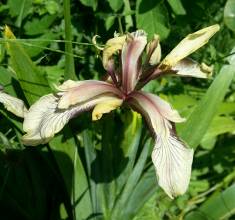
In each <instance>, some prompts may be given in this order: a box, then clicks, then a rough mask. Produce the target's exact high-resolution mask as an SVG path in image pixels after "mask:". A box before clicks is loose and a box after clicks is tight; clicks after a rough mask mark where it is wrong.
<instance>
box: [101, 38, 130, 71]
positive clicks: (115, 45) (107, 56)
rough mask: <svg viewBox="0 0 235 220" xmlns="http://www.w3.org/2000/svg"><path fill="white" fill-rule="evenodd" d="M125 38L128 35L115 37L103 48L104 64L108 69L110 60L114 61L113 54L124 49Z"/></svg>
mask: <svg viewBox="0 0 235 220" xmlns="http://www.w3.org/2000/svg"><path fill="white" fill-rule="evenodd" d="M125 40H126V35H123V36H119V37H114V38H112V39H110V40H108V41H107V42H106V44H105V48H104V50H103V66H104V68H105V69H106V70H108V69H109V66H110V62H111V63H112V62H113V61H112V56H113V54H115V53H116V52H117V51H119V50H121V49H122V47H123V44H124V43H125Z"/></svg>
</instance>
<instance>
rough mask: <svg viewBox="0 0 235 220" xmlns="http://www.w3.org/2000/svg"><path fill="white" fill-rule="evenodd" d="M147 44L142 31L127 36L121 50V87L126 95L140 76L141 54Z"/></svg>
mask: <svg viewBox="0 0 235 220" xmlns="http://www.w3.org/2000/svg"><path fill="white" fill-rule="evenodd" d="M146 44H147V36H146V33H145V32H144V31H141V30H139V31H136V32H134V33H132V34H129V35H128V37H127V40H126V42H125V43H124V45H123V48H122V86H123V89H124V91H125V92H126V93H129V92H131V91H132V90H133V89H134V88H135V86H136V83H137V79H138V76H139V74H140V65H141V59H140V58H141V54H142V52H143V50H144V48H145V46H146Z"/></svg>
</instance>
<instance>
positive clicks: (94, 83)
mask: <svg viewBox="0 0 235 220" xmlns="http://www.w3.org/2000/svg"><path fill="white" fill-rule="evenodd" d="M58 88H59V89H61V92H60V93H59V94H60V95H61V96H62V97H61V98H60V100H59V102H58V108H60V109H67V108H69V107H70V106H73V105H76V104H79V103H81V102H84V101H87V100H89V99H90V98H93V97H95V96H99V95H102V94H105V93H112V94H116V95H117V96H121V93H120V91H119V90H118V89H117V88H116V87H115V86H114V85H113V84H110V83H108V82H103V81H98V80H85V81H78V82H75V81H72V80H69V81H66V82H65V83H63V84H62V85H61V86H59V87H58Z"/></svg>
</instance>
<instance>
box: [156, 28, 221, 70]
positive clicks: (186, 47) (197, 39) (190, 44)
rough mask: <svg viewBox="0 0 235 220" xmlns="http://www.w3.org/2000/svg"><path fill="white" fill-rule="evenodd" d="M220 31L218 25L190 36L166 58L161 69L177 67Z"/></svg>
mask: <svg viewBox="0 0 235 220" xmlns="http://www.w3.org/2000/svg"><path fill="white" fill-rule="evenodd" d="M219 29H220V27H219V25H218V24H216V25H212V26H209V27H206V28H203V29H201V30H199V31H196V32H194V33H192V34H189V35H188V36H186V37H185V38H184V39H183V40H182V41H180V43H179V44H178V45H177V46H176V47H175V48H174V49H173V50H172V51H171V52H170V53H169V54H168V55H167V56H166V57H165V59H164V60H163V61H162V62H161V64H160V67H161V68H162V69H170V68H171V67H173V66H175V65H176V64H177V62H179V61H180V60H182V59H183V58H185V57H187V56H188V55H190V54H191V53H193V52H194V51H196V50H197V49H199V48H200V47H202V46H204V45H205V44H206V43H207V42H208V40H209V39H210V38H211V37H212V36H213V35H214V34H215V33H216V32H217V31H219Z"/></svg>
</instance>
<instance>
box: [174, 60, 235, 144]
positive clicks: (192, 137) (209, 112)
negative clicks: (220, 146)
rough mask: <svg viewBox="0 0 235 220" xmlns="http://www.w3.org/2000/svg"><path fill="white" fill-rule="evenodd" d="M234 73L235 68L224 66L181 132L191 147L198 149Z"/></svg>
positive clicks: (181, 135)
mask: <svg viewBox="0 0 235 220" xmlns="http://www.w3.org/2000/svg"><path fill="white" fill-rule="evenodd" d="M234 72H235V69H234V66H232V65H226V66H223V68H222V69H221V70H220V73H219V74H218V76H217V77H216V78H215V80H214V81H213V83H212V84H211V86H210V88H209V89H208V90H207V92H206V94H205V96H204V97H203V98H202V100H201V101H200V102H199V104H198V106H197V107H196V108H195V109H194V111H193V112H192V114H191V115H190V116H189V118H188V119H187V121H186V123H185V124H184V126H183V127H182V128H181V129H180V130H179V135H180V137H181V138H182V139H183V140H185V141H186V142H187V143H188V144H189V146H190V147H192V148H196V147H197V146H198V145H199V143H200V142H201V140H202V138H203V136H204V134H205V133H206V131H207V129H208V128H209V126H210V123H211V121H212V119H213V117H214V116H215V114H216V112H217V110H218V107H219V106H220V104H221V102H222V100H223V98H224V96H225V94H226V92H227V89H228V88H229V85H230V83H231V81H232V79H233V75H234Z"/></svg>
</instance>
